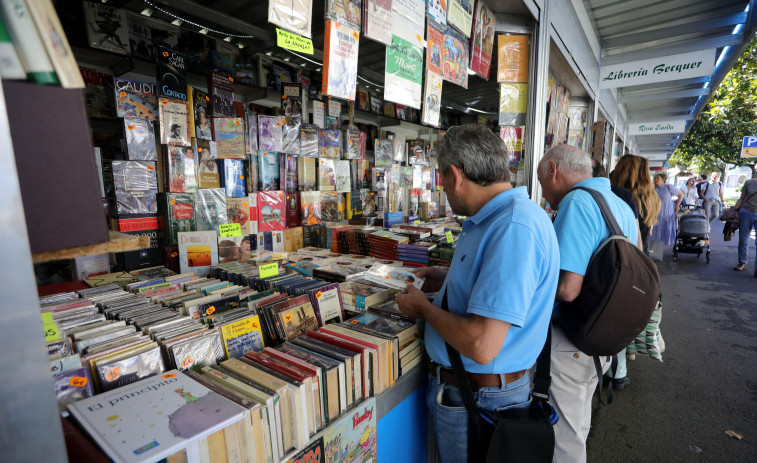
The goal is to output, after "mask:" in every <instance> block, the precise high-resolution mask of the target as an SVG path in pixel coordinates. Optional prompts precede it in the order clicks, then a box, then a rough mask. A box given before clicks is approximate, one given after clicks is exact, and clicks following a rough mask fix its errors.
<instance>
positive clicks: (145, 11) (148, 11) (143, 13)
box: [139, 6, 153, 18]
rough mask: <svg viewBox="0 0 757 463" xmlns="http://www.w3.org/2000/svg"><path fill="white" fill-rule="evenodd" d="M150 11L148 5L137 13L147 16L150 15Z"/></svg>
mask: <svg viewBox="0 0 757 463" xmlns="http://www.w3.org/2000/svg"><path fill="white" fill-rule="evenodd" d="M152 13H153V11H152V8H150V7H149V6H148V7H147V8H145V9H144V10H142V12H141V13H139V14H141V15H142V16H147V17H148V18H149V17H150V16H152Z"/></svg>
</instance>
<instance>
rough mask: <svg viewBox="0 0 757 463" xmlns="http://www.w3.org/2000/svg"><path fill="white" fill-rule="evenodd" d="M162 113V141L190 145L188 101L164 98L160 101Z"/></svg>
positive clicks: (160, 111)
mask: <svg viewBox="0 0 757 463" xmlns="http://www.w3.org/2000/svg"><path fill="white" fill-rule="evenodd" d="M158 108H159V109H158V111H159V113H160V143H162V144H164V145H181V146H190V144H191V140H190V138H189V105H188V104H187V102H186V101H179V100H171V99H168V98H162V99H161V100H160V101H159V102H158Z"/></svg>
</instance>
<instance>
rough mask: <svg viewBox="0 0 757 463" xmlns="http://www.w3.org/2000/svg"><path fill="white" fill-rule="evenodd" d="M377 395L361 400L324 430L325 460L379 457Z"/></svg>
mask: <svg viewBox="0 0 757 463" xmlns="http://www.w3.org/2000/svg"><path fill="white" fill-rule="evenodd" d="M377 423H378V412H377V410H376V398H375V397H371V398H370V399H368V400H365V401H363V402H361V403H360V404H359V405H358V406H357V407H355V408H354V409H353V410H350V413H347V414H346V416H345V417H343V418H341V419H340V420H339V421H337V422H336V423H334V424H331V425H329V427H328V428H326V431H325V433H324V434H323V449H324V457H325V458H324V461H360V462H367V461H378V450H377V448H378V444H377V442H378V425H377Z"/></svg>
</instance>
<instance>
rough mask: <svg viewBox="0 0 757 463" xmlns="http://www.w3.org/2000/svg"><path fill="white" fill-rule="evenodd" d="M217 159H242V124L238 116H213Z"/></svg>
mask: <svg viewBox="0 0 757 463" xmlns="http://www.w3.org/2000/svg"><path fill="white" fill-rule="evenodd" d="M213 132H214V134H215V142H216V144H217V147H218V159H244V158H245V154H244V153H245V149H244V124H243V119H242V118H240V117H214V118H213Z"/></svg>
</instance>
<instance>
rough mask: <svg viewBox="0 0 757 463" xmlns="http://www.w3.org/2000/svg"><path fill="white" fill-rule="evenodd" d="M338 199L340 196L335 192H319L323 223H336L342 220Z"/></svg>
mask: <svg viewBox="0 0 757 463" xmlns="http://www.w3.org/2000/svg"><path fill="white" fill-rule="evenodd" d="M340 199H341V195H340V194H339V193H337V192H336V191H322V192H321V220H322V221H323V222H338V221H340V220H342V215H341V213H340V209H341V208H340Z"/></svg>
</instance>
